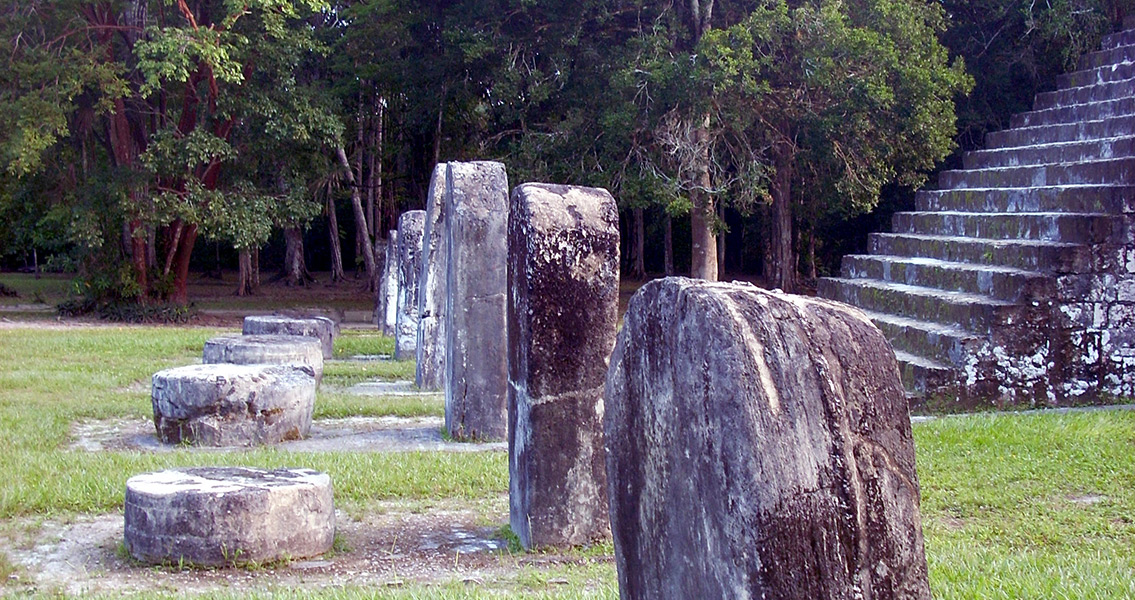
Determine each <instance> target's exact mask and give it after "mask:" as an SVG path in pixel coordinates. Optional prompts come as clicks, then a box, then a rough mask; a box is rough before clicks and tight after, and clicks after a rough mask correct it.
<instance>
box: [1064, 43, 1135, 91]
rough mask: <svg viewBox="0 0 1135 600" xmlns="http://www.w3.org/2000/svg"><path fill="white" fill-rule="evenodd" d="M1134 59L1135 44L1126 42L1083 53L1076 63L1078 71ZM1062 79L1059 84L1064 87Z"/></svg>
mask: <svg viewBox="0 0 1135 600" xmlns="http://www.w3.org/2000/svg"><path fill="white" fill-rule="evenodd" d="M1132 60H1135V45H1133V44H1124V45H1120V46H1114V47H1111V48H1106V49H1103V50H1096V51H1095V52H1089V53H1087V54H1083V55H1081V56H1080V60H1079V62H1077V64H1076V69H1077V72H1079V71H1086V70H1090V69H1094V68H1096V67H1102V66H1110V65H1114V64H1118V63H1124V62H1130V61H1132ZM1060 81H1061V80H1060V79H1057V82H1058V83H1057V86H1058V87H1064V86H1063V85H1062V84H1061V83H1059V82H1060Z"/></svg>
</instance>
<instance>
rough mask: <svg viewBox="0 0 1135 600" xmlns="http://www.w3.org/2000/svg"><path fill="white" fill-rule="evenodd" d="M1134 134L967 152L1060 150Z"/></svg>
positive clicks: (1128, 136)
mask: <svg viewBox="0 0 1135 600" xmlns="http://www.w3.org/2000/svg"><path fill="white" fill-rule="evenodd" d="M1020 129H1030V128H1029V127H1021V128H1020ZM1004 131H1013V130H1012V129H1006V130H1004ZM1133 136H1135V132H1133V135H1116V136H1111V137H1101V138H1088V139H1077V140H1065V141H1061V142H1042V143H1040V144H1025V145H1021V146H999V147H996V148H982V149H981V150H970V151H968V152H966V153H965V154H966V155H967V156H973V155H992V154H1009V153H1012V152H1019V151H1022V150H1058V149H1062V148H1071V147H1073V146H1088V145H1091V144H1105V143H1114V142H1121V141H1123V140H1128V139H1131V138H1132V137H1133ZM1041 164H1049V163H1041ZM1051 164H1057V163H1051ZM1020 166H1032V165H1020Z"/></svg>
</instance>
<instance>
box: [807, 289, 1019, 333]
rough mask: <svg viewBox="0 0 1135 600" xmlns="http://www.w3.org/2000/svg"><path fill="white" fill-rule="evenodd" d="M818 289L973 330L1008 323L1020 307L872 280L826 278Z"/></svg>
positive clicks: (838, 297) (895, 312) (860, 303)
mask: <svg viewBox="0 0 1135 600" xmlns="http://www.w3.org/2000/svg"><path fill="white" fill-rule="evenodd" d="M819 288H820V289H818V290H817V291H818V293H819V295H820V296H823V297H824V298H831V299H833V300H839V301H841V302H846V303H847V304H851V305H854V306H858V307H860V308H862V309H864V310H868V311H871V312H877V313H885V314H891V315H902V316H904V317H907V318H910V319H916V320H921V321H934V322H937V323H950V324H955V325H956V326H958V327H961V328H964V329H967V330H970V331H973V332H975V333H988V332H989V331H990V329H991V328H992V327H996V326H999V325H1004V324H1006V323H1008V322H1010V321H1011V320H1012V319H1013V318H1014V317H1015V316H1016V315H1017V314H1018V313H1020V308H1021V307H1020V306H1018V305H1016V304H1014V303H1012V302H1006V301H1004V300H997V299H995V298H991V297H989V296H984V295H980V294H966V293H963V292H947V291H943V290H936V289H932V288H925V287H920V286H913V285H906V284H902V283H891V282H886V281H879V280H875V279H844V278H835V277H833V278H826V279H822V280H820V282H819Z"/></svg>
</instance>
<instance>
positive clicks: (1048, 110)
mask: <svg viewBox="0 0 1135 600" xmlns="http://www.w3.org/2000/svg"><path fill="white" fill-rule="evenodd" d="M1128 98H1129V96H1124V97H1120V98H1112V99H1110V100H1095V101H1092V102H1078V103H1075V104H1063V105H1060V106H1052V107H1049V108H1042V109H1040V110H1026V111H1024V112H1019V113H1016V114H1014V115H1013V117H1012V118H1011V119H1010V123H1012V122H1014V120H1017V119H1021V120H1023V119H1025V115H1036V116H1037V117H1038V118H1040V116H1041V114H1042V113H1054V112H1055V111H1058V110H1074V109H1080V108H1084V107H1089V106H1098V105H1101V104H1107V103H1110V102H1122V101H1124V100H1127V99H1128ZM1132 115H1135V108H1131V109H1129V111H1128V112H1119V113H1112V114H1110V115H1108V117H1109V118H1117V117H1130V116H1132ZM1092 120H1095V121H1099V120H1102V119H1100V118H1098V117H1097V118H1095V119H1092ZM1080 122H1084V120H1083V119H1082V118H1078V119H1073V120H1071V121H1054V122H1050V123H1036V124H1032V125H1015V126H1014V125H1011V126H1010V127H1009V129H1023V128H1025V127H1039V126H1043V125H1073V124H1075V123H1080Z"/></svg>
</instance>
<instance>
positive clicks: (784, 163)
mask: <svg viewBox="0 0 1135 600" xmlns="http://www.w3.org/2000/svg"><path fill="white" fill-rule="evenodd" d="M794 159H795V156H794V151H793V148H792V146H791V144H790V143H789V142H779V143H777V144H776V145H774V146H773V166H774V167H775V169H776V173H774V174H773V180H772V186H771V188H772V189H771V190H770V192H771V195H772V206H771V207H770V213H771V214H770V217H771V219H770V229H771V231H770V232H769V253H768V257H767V261H766V264H767V265H768V268H769V281H768V283H769V285H771V286H773V287H775V288H780V289H781V290H784V291H785V292H789V293H791V292H794V291H796V252H795V247H794V245H793V241H794V240H793V235H792V175H793V173H792V166H793V162H794Z"/></svg>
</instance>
